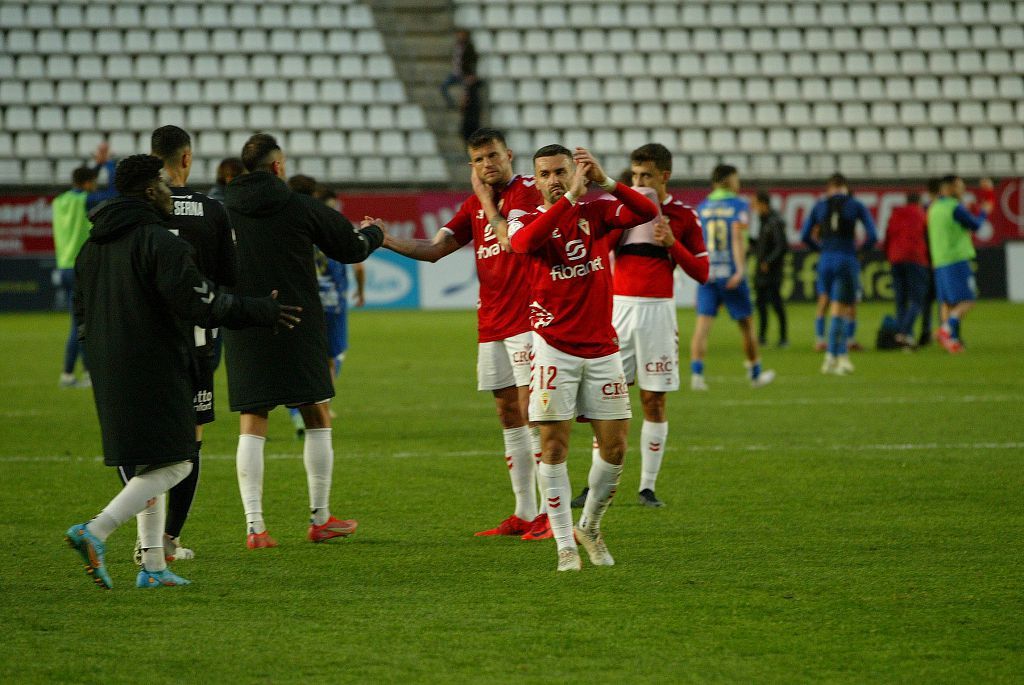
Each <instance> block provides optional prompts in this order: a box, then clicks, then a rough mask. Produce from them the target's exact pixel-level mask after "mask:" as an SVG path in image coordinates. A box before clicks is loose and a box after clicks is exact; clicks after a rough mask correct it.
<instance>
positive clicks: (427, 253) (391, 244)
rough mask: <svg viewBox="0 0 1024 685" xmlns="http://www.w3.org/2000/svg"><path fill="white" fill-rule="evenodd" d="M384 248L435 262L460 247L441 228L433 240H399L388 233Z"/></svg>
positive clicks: (406, 255)
mask: <svg viewBox="0 0 1024 685" xmlns="http://www.w3.org/2000/svg"><path fill="white" fill-rule="evenodd" d="M384 247H386V248H387V249H389V250H391V251H392V252H397V253H398V254H400V255H403V256H405V257H408V258H409V259H415V260H416V261H419V262H436V261H437V260H439V259H441V258H442V257H446V256H448V255H450V254H451V253H452V252H455V251H456V250H457V249H459V248H460V247H462V245H460V244H459V241H457V240H456V239H455V236H454V235H452V233H451V231H447V230H445V229H443V228H442V229H441V230H439V231H438V232H437V235H435V236H434V239H433V240H422V239H419V238H399V237H397V236H393V235H391V234H390V233H389V234H387V235H385V236H384ZM357 278H358V275H357Z"/></svg>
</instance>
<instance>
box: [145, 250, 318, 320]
mask: <svg viewBox="0 0 1024 685" xmlns="http://www.w3.org/2000/svg"><path fill="white" fill-rule="evenodd" d="M151 236H152V239H151V242H150V243H149V244H148V245H147V252H148V256H149V258H150V259H151V263H152V265H153V269H154V274H155V276H156V287H157V291H158V292H159V293H160V295H161V296H162V297H163V299H164V301H165V302H167V305H168V306H169V307H170V309H171V311H173V312H174V314H175V315H176V316H178V318H180V319H183V320H185V321H188V322H190V323H193V324H196V325H198V326H202V327H203V328H215V327H217V326H221V325H223V326H227V327H228V328H247V327H250V326H260V327H263V328H276V327H278V326H284V327H287V328H294V327H295V324H297V323H298V322H299V320H300V319H299V318H298V316H297V315H298V313H299V312H301V311H302V308H301V307H293V306H289V305H282V304H278V302H277V291H276V290H275V291H273V292H272V293H270V294H269V295H268V296H267V297H243V296H241V295H232V294H229V293H227V292H225V291H224V290H223V289H222V288H219V287H217V284H216V283H214V282H213V281H210V280H207V279H206V278H204V277H203V276H202V274H200V273H199V269H198V268H197V267H196V264H195V262H194V261H193V259H192V248H191V247H190V246H189V245H188V243H186V242H185V241H183V240H179V239H178V238H175V237H174V236H173V235H171V234H170V233H169V232H167V231H163V230H161V231H154V232H153V233H152V234H151Z"/></svg>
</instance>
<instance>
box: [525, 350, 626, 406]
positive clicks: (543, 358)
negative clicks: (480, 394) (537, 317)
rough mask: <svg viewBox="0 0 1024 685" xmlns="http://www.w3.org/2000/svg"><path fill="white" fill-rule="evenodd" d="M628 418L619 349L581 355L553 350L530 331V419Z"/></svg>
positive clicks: (624, 381)
mask: <svg viewBox="0 0 1024 685" xmlns="http://www.w3.org/2000/svg"><path fill="white" fill-rule="evenodd" d="M578 416H583V417H586V418H588V419H597V420H612V419H628V418H630V417H632V416H633V414H632V412H631V411H630V409H629V386H627V385H626V377H625V375H623V373H622V357H621V356H619V353H618V352H615V353H614V354H609V355H608V356H606V357H598V358H597V359H584V358H583V357H576V356H574V355H571V354H567V353H565V352H562V351H561V350H556V349H555V348H554V347H551V345H549V344H548V343H547V341H546V340H544V338H542V337H540V336H539V335H537V334H536V333H534V334H533V363H532V366H531V369H530V420H531V421H571V420H572V419H575V418H576V417H578Z"/></svg>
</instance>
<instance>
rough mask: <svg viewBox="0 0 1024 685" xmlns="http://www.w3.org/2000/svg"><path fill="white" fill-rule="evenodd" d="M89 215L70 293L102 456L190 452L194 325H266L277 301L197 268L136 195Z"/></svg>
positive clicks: (155, 459) (150, 457) (124, 461)
mask: <svg viewBox="0 0 1024 685" xmlns="http://www.w3.org/2000/svg"><path fill="white" fill-rule="evenodd" d="M90 219H91V220H92V223H93V227H92V231H91V232H90V233H89V239H88V240H87V241H86V242H85V245H83V246H82V250H81V252H79V254H78V259H77V261H76V262H75V297H74V303H75V310H76V313H77V318H78V321H79V322H80V324H79V330H78V337H79V339H80V340H82V342H83V344H84V346H85V354H86V357H87V358H88V359H89V371H90V374H91V376H92V388H93V396H94V399H95V401H96V412H97V414H98V415H99V420H100V429H101V432H102V435H103V454H104V461H105V462H106V464H108V465H109V466H119V465H129V464H134V465H143V464H159V463H166V462H173V461H181V460H184V459H188V458H190V457H192V456H193V454H194V452H195V444H196V441H195V411H194V409H193V405H192V396H193V394H194V392H195V391H194V388H193V383H194V380H195V379H194V371H195V368H196V365H195V364H196V363H195V358H194V345H193V338H192V334H191V331H192V326H193V325H199V326H204V327H213V326H218V325H225V326H267V327H273V326H274V324H275V323H276V322H277V318H278V314H279V311H280V307H279V306H278V304H277V303H276V302H275V301H273V300H272V299H270V298H269V297H264V298H261V299H254V298H242V297H237V296H235V295H231V294H228V293H225V292H224V291H223V290H221V289H219V288H218V287H217V286H216V285H215V284H214V283H213V282H211V281H209V280H207V279H205V278H203V277H202V276H201V275H200V273H199V271H198V269H197V268H196V265H195V262H194V261H193V259H192V256H191V253H192V248H191V247H190V246H189V244H188V243H186V242H185V241H184V240H182V239H180V238H178V237H176V236H174V235H173V234H172V233H171V232H170V231H168V230H167V229H168V226H167V225H166V224H165V223H164V221H165V219H166V217H164V216H162V215H161V214H160V213H158V211H157V210H156V209H155V208H154V207H153V206H152V205H150V204H149V203H147V202H145V201H143V200H141V199H138V198H132V197H121V198H116V199H113V200H109V201H107V202H105V203H103V204H101V205H99V206H98V207H97V208H96V209H95V210H93V212H92V214H91V216H90ZM268 292H269V291H268ZM300 325H301V324H300Z"/></svg>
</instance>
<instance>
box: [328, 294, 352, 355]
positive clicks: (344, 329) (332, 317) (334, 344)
mask: <svg viewBox="0 0 1024 685" xmlns="http://www.w3.org/2000/svg"><path fill="white" fill-rule="evenodd" d="M324 317H325V323H326V324H327V354H329V355H330V357H331V358H332V359H333V358H334V357H337V356H338V355H340V354H343V353H344V352H346V351H347V350H348V311H346V308H345V307H342V308H341V313H339V314H333V313H330V312H328V313H326V314H325V315H324Z"/></svg>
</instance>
